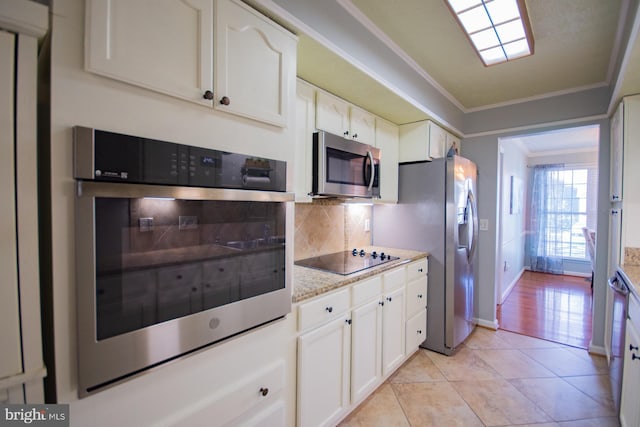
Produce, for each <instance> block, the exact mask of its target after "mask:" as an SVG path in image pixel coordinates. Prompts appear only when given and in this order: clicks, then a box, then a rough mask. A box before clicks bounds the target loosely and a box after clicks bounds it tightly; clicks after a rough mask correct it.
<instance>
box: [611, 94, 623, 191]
mask: <svg viewBox="0 0 640 427" xmlns="http://www.w3.org/2000/svg"><path fill="white" fill-rule="evenodd" d="M623 117H624V102H621V103H620V105H619V106H618V109H617V110H616V112H615V114H614V115H613V117H612V118H611V159H610V167H611V181H610V182H609V199H610V200H611V201H612V202H619V201H621V200H622V162H623V154H622V153H623V147H624V130H623V129H624V122H623Z"/></svg>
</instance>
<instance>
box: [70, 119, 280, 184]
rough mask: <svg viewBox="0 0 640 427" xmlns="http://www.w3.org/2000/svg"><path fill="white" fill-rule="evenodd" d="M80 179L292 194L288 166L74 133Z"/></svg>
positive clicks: (87, 130) (108, 134) (151, 141)
mask: <svg viewBox="0 0 640 427" xmlns="http://www.w3.org/2000/svg"><path fill="white" fill-rule="evenodd" d="M74 156H75V158H74V164H75V165H74V167H75V171H74V176H75V178H76V179H87V180H93V181H109V182H128V183H137V184H163V185H179V186H194V187H208V188H236V189H247V190H269V191H286V162H284V161H281V160H273V159H265V158H261V157H254V156H248V155H245V154H237V153H230V152H226V151H219V150H213V149H208V148H202V147H193V146H189V145H184V144H176V143H173V142H166V141H159V140H155V139H149V138H142V137H137V136H131V135H123V134H119V133H114V132H107V131H103V130H98V129H92V128H86V127H81V126H76V127H74Z"/></svg>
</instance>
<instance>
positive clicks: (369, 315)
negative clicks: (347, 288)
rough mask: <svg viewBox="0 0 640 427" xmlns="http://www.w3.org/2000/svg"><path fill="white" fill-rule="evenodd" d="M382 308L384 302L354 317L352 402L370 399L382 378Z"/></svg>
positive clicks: (363, 308)
mask: <svg viewBox="0 0 640 427" xmlns="http://www.w3.org/2000/svg"><path fill="white" fill-rule="evenodd" d="M382 307H383V306H382V305H381V300H380V298H378V299H374V300H373V301H370V302H369V303H368V304H365V305H363V306H361V307H358V308H356V309H354V310H353V311H352V313H351V319H352V329H351V401H352V402H355V401H358V400H360V399H362V398H363V397H364V396H366V395H367V394H368V393H369V392H370V391H372V389H373V388H374V387H375V386H376V385H377V383H378V380H379V379H380V376H381V375H382V369H381V368H382V365H381V363H382V361H381V358H380V345H381V341H382V329H381V328H382Z"/></svg>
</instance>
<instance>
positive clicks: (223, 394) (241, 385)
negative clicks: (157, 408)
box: [166, 361, 285, 426]
mask: <svg viewBox="0 0 640 427" xmlns="http://www.w3.org/2000/svg"><path fill="white" fill-rule="evenodd" d="M284 383H285V363H284V361H278V362H277V363H275V364H273V365H271V366H269V367H267V368H265V369H261V370H259V371H258V372H256V373H254V374H253V375H247V376H246V377H244V378H241V379H240V380H238V381H237V382H235V383H234V384H230V385H229V386H227V387H224V388H222V389H221V390H219V391H218V392H217V393H214V394H213V395H212V396H211V397H207V398H204V399H202V400H201V401H199V402H196V403H195V404H194V405H192V406H191V407H190V408H188V409H186V410H185V411H182V414H180V413H178V414H175V415H174V416H173V417H172V419H170V420H167V422H166V425H181V426H182V425H185V426H194V425H217V426H220V425H233V424H232V423H231V421H232V420H234V419H235V418H238V416H239V415H241V414H242V415H244V416H247V417H249V416H251V415H252V414H254V413H255V412H256V411H258V410H260V409H262V408H264V406H265V404H267V402H274V403H275V402H276V401H277V400H278V395H279V394H281V393H280V392H281V391H282V389H283V388H284ZM185 412H187V413H186V414H185ZM236 425H237V424H236Z"/></svg>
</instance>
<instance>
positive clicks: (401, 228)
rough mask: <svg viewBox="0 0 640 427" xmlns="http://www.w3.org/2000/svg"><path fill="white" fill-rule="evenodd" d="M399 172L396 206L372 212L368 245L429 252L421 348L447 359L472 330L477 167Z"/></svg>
mask: <svg viewBox="0 0 640 427" xmlns="http://www.w3.org/2000/svg"><path fill="white" fill-rule="evenodd" d="M399 168H400V174H399V186H400V187H399V200H398V204H396V205H376V206H375V207H374V208H373V221H372V222H373V244H374V245H376V246H386V247H391V248H399V249H413V250H419V251H426V252H429V254H430V256H429V273H428V276H429V282H428V290H427V325H426V330H427V338H426V340H425V341H424V342H423V343H422V344H421V347H424V348H428V349H430V350H433V351H437V352H439V353H443V354H452V353H453V352H454V351H455V349H456V347H458V346H459V345H460V344H461V343H462V342H463V341H464V340H465V338H467V336H468V335H469V334H470V333H471V331H472V330H473V328H474V326H475V322H474V310H473V299H474V296H473V294H474V287H475V284H474V265H475V264H476V261H475V259H476V258H477V257H476V242H477V237H478V215H477V205H476V200H477V199H476V187H477V186H476V181H477V169H476V165H475V164H474V163H473V162H472V161H470V160H468V159H465V158H463V157H460V156H453V157H448V158H443V159H435V160H433V161H431V162H415V163H403V164H400V166H399Z"/></svg>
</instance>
